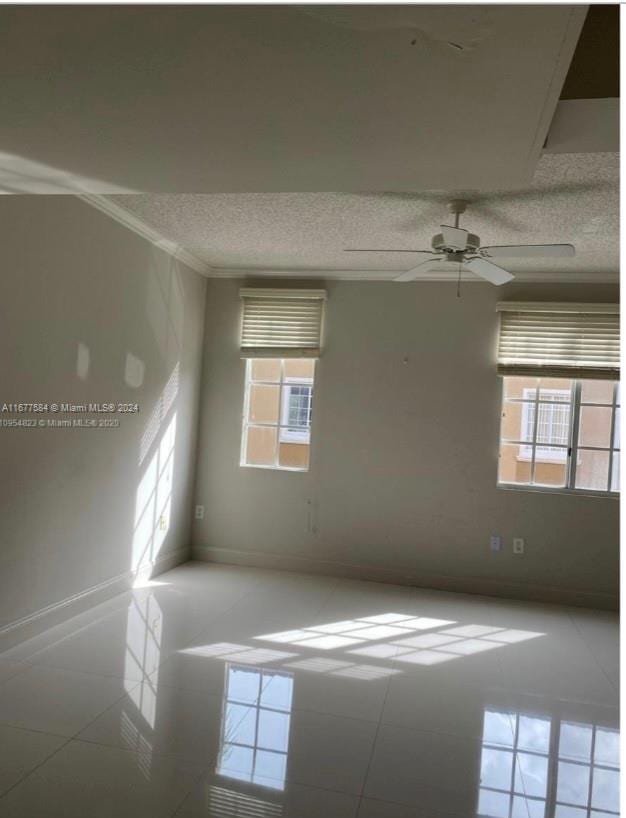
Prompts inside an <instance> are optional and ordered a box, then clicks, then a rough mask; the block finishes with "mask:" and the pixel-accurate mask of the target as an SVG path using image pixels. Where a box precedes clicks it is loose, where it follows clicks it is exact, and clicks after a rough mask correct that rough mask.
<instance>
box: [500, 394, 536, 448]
mask: <svg viewBox="0 0 626 818" xmlns="http://www.w3.org/2000/svg"><path fill="white" fill-rule="evenodd" d="M534 421H535V404H534V403H513V402H511V401H505V402H504V407H503V409H502V427H501V430H500V435H501V437H502V439H503V440H521V441H528V442H529V443H531V442H532V439H533V424H534Z"/></svg>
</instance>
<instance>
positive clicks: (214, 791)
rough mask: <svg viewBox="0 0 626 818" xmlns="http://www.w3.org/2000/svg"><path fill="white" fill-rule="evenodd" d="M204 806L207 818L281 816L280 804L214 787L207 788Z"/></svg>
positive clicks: (275, 817) (276, 817)
mask: <svg viewBox="0 0 626 818" xmlns="http://www.w3.org/2000/svg"><path fill="white" fill-rule="evenodd" d="M206 806H207V808H208V809H207V812H206V815H207V818H280V816H281V815H282V814H283V806H282V804H276V803H272V802H271V801H267V800H265V799H261V798H255V797H254V796H253V795H248V794H246V793H243V792H235V790H230V789H227V788H226V787H216V786H214V785H209V786H208V787H207V794H206Z"/></svg>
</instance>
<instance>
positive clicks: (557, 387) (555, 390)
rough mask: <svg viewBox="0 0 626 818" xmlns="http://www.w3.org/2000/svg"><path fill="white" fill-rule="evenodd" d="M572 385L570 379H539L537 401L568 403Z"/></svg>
mask: <svg viewBox="0 0 626 818" xmlns="http://www.w3.org/2000/svg"><path fill="white" fill-rule="evenodd" d="M573 383H574V381H573V380H571V378H541V380H540V382H539V400H548V401H570V400H571V397H572V384H573Z"/></svg>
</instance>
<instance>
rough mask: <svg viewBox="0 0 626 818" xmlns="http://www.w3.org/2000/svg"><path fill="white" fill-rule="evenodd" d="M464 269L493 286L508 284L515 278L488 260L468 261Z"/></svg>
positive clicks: (475, 259)
mask: <svg viewBox="0 0 626 818" xmlns="http://www.w3.org/2000/svg"><path fill="white" fill-rule="evenodd" d="M464 267H465V268H467V269H468V270H471V271H472V273H475V274H476V275H477V276H480V277H481V278H484V279H485V280H486V281H490V282H491V283H492V284H506V283H507V281H511V280H512V279H513V278H515V276H513V275H511V273H508V272H507V271H506V270H503V269H502V267H498V265H497V264H492V263H491V262H490V261H487V259H486V258H473V259H471V260H470V261H466V262H465V264H464Z"/></svg>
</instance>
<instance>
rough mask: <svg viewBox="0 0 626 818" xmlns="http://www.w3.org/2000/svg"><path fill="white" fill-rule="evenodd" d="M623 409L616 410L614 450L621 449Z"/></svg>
mask: <svg viewBox="0 0 626 818" xmlns="http://www.w3.org/2000/svg"><path fill="white" fill-rule="evenodd" d="M621 411H622V410H621V409H616V410H615V429H614V431H613V448H614V449H621V448H622V447H621V445H620V443H621V440H620V438H621V432H620V427H619V425H620V421H621Z"/></svg>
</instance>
